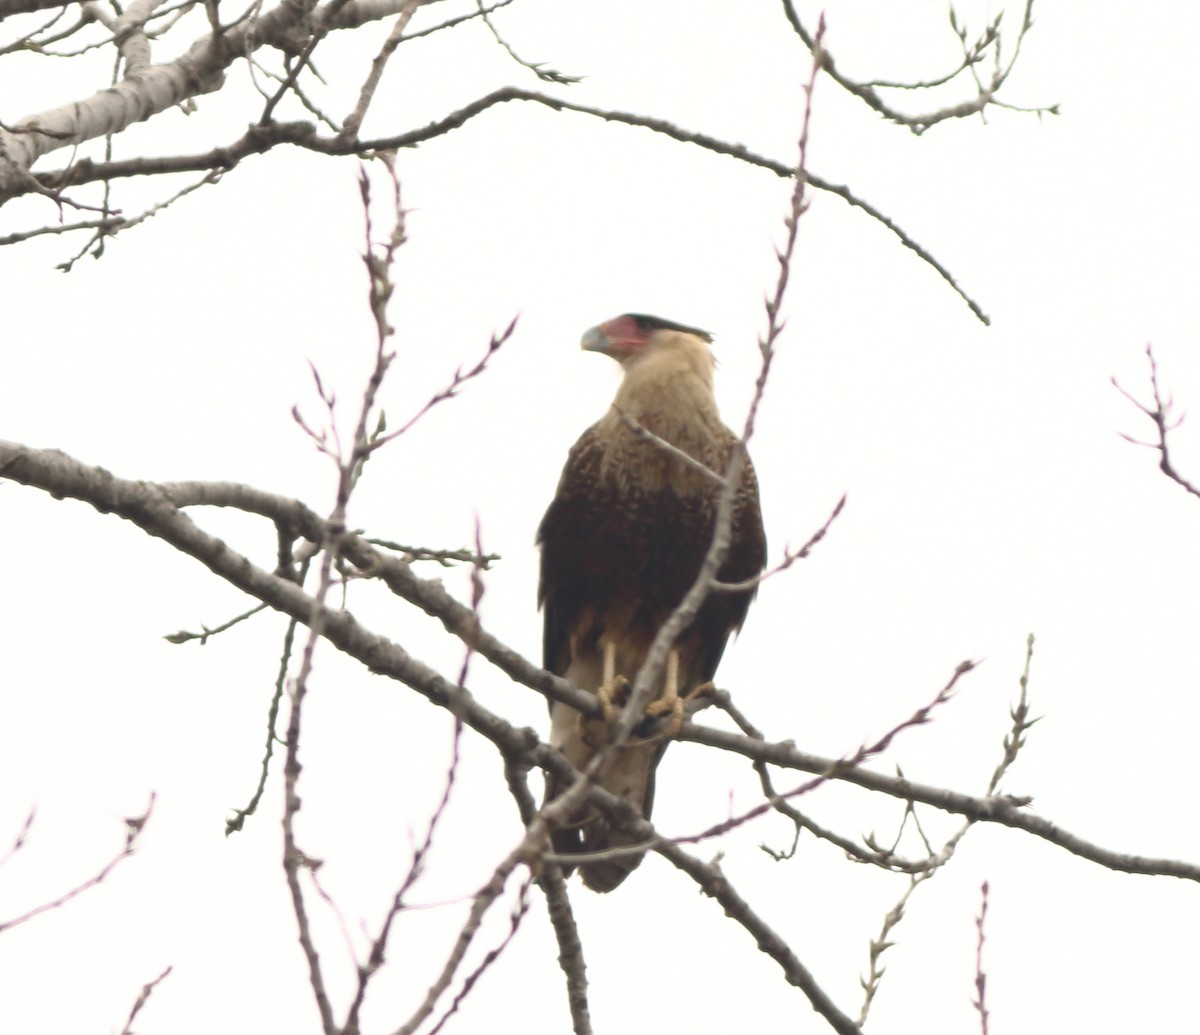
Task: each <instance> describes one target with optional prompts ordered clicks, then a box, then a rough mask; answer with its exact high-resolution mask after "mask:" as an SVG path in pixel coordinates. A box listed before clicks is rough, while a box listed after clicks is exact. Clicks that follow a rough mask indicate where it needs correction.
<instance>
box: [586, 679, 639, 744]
mask: <svg viewBox="0 0 1200 1035" xmlns="http://www.w3.org/2000/svg"><path fill="white" fill-rule="evenodd" d="M632 685H633V684H631V683H630V682H629V680H628V679H626V678H625V677H624V676H614V677H613V678H612V679H611V680H609V681H608V682H606V683H605V684H604V685H603V686H601V687H600V689H599V690H597V691H596V699H597V700H598V701H599V702H600V718H598V719H589V718H588V717H587V716H586V715H580V716H579V717H578V718H577V719H576V720H575V725H576V729H577V730H578V732H579V736H580V738H581V739H582V740H583V742H584V743H585V744H587V745H588V746H589V747H592V748H596V747H599V746H600V745H601V744H604V743H606V742H607V741H608V739H609V731H610V730H611V729H612V727H613V725H614V724H615V723H616V721H617V718H618V716H619V715H620V709H621V705H623V704H624V703H625V701H626V699H627V698H628V697H629V690H630V687H631V686H632Z"/></svg>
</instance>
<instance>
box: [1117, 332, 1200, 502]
mask: <svg viewBox="0 0 1200 1035" xmlns="http://www.w3.org/2000/svg"><path fill="white" fill-rule="evenodd" d="M1146 359H1147V361H1148V362H1149V364H1150V391H1151V397H1152V399H1153V407H1151V406H1150V405H1148V404H1146V403H1142V402H1139V401H1138V399H1137V398H1136V397H1135V396H1134V395H1132V394H1131V393H1129V392H1127V391H1126V390H1125V389H1124V388H1122V387H1121V385H1120V384H1119V383H1118V382H1117V379H1116V378H1115V377H1114V378H1112V379H1111V380H1112V384H1113V387H1114V388H1116V390H1117V391H1118V392H1120V393H1121V394H1122V395H1123V396H1125V398H1126V399H1128V400H1129V401H1130V402H1131V403H1133V405H1134V406H1136V407H1137V408H1138V410H1139V411H1141V412H1142V413H1144V414H1145V415H1146V416H1147V417H1149V418H1150V420H1151V421H1152V422H1153V424H1154V431H1155V436H1156V441H1154V442H1139V441H1138V440H1137V439H1135V438H1130V437H1129V436H1128V435H1124V434H1122V435H1121V437H1122V438H1123V439H1125V441H1126V442H1132V443H1133V444H1134V445H1135V446H1147V447H1149V448H1150V449H1156V450H1158V456H1159V460H1158V467H1159V470H1161V471H1162V473H1163V474H1165V475H1166V476H1167V477H1168V478H1170V479H1171V481H1173V482H1174V483H1175V484H1176V485H1178V486H1179V487H1180V488H1181V489H1183V490H1184V491H1185V492H1188V493H1190V494H1191V495H1192V496H1195V497H1196V498H1197V499H1200V488H1197V487H1196V486H1195V485H1194V484H1192V482H1191V481H1189V480H1188V479H1187V478H1185V477H1184V476H1183V475H1181V474H1180V473H1179V472H1178V471H1177V470H1176V469H1175V465H1174V464H1173V463H1172V462H1171V455H1170V453H1169V452H1168V450H1167V436H1168V435H1169V434H1170V433H1171V432H1172V431H1174V430H1175V429H1176V428H1178V427H1179V425H1180V424H1182V423H1183V416H1182V415H1180V416H1179V417H1175V416H1174V415H1173V414H1172V412H1171V411H1172V409H1173V408H1174V405H1175V402H1174V400H1173V399H1170V398H1168V399H1166V400H1164V399H1163V397H1162V392H1161V391H1160V389H1159V387H1158V364H1157V363H1156V362H1155V359H1154V350H1153V348H1152V347H1151V346H1150V345H1149V344H1147V345H1146ZM1118 434H1119V433H1118Z"/></svg>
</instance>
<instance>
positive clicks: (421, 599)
mask: <svg viewBox="0 0 1200 1035" xmlns="http://www.w3.org/2000/svg"><path fill="white" fill-rule="evenodd" d="M0 477H4V478H9V479H11V480H13V481H16V482H20V483H22V484H25V485H30V486H33V487H35V488H40V489H42V490H44V491H46V492H48V493H50V494H51V495H54V496H56V497H63V496H70V497H71V498H73V499H80V500H83V501H85V502H87V503H90V504H91V505H92V506H94V507H96V509H97V510H100V511H101V512H103V513H116V514H118V515H119V516H121V517H123V518H125V519H126V520H129V521H132V522H133V523H134V524H136V525H138V526H139V527H141V528H143V529H145V530H146V531H147V532H148V533H149V534H150V535H153V536H156V537H158V538H161V539H163V540H165V541H166V542H168V543H170V544H171V545H172V546H174V547H175V548H176V549H178V550H180V551H182V552H183V553H186V554H188V555H189V556H192V557H195V558H196V559H197V560H199V561H200V562H201V563H202V564H204V565H205V566H206V567H207V568H208V569H209V570H210V571H212V572H214V573H215V574H217V575H219V576H221V578H223V579H225V580H226V581H228V582H230V583H231V584H233V585H234V586H237V587H238V588H239V589H242V590H243V591H245V592H246V593H249V594H250V595H251V596H254V597H256V598H257V599H259V600H262V601H264V602H266V603H268V604H269V605H270V606H271V607H272V608H274V609H275V610H277V611H280V612H282V613H283V614H287V615H290V616H292V617H294V618H296V619H298V620H299V621H300V622H302V623H304V622H306V621H307V620H308V618H309V615H310V613H311V608H312V598H311V597H310V596H309V595H308V594H307V593H305V592H304V591H303V590H302V589H301V588H300V587H298V586H297V585H296V584H295V583H294V582H291V581H288V580H287V579H284V578H282V577H280V576H278V575H274V574H272V573H270V572H267V571H264V570H262V569H260V568H257V567H255V566H254V565H253V564H252V563H251V562H250V561H249V560H248V559H247V558H245V557H243V556H241V555H240V554H237V553H236V552H234V551H233V550H231V549H230V548H229V547H228V546H227V545H226V544H225V543H224V542H222V541H221V540H220V539H217V538H216V537H214V536H210V535H208V534H207V533H205V532H203V531H202V530H201V529H199V528H197V527H196V525H195V524H194V523H193V522H192V521H191V519H190V518H189V517H188V516H187V515H186V514H185V513H184V512H183V511H182V510H180V509H179V508H180V507H182V506H189V505H198V504H202V503H207V504H212V505H217V506H237V507H239V509H242V510H245V511H248V512H249V513H254V514H262V515H264V516H268V517H271V518H272V520H275V521H277V523H279V524H280V525H282V526H290V527H291V528H293V529H294V531H295V532H296V534H299V535H304V537H305V538H309V539H312V540H313V541H320V539H321V535H322V528H323V522H322V521H321V519H320V518H318V517H317V516H316V515H315V514H313V512H312V511H310V510H309V509H308V508H307V507H305V506H304V505H303V504H301V503H299V502H297V501H295V500H288V499H286V498H285V497H282V496H273V495H271V494H270V493H265V492H260V491H259V490H256V489H252V488H250V487H249V486H244V485H235V484H232V483H203V482H178V483H173V484H167V485H155V484H153V483H150V482H135V481H128V480H124V479H120V478H116V477H114V476H113V475H112V474H111V473H110V472H108V471H105V470H104V469H103V468H99V467H89V466H86V465H84V464H81V463H80V462H79V461H77V460H75V459H73V458H72V457H69V456H67V455H66V454H65V453H61V452H58V451H57V450H38V449H31V448H29V447H26V446H21V445H17V444H15V443H12V442H5V441H3V440H0ZM310 533H311V534H310ZM343 554H344V556H346V557H347V558H348V559H349V560H350V561H352V562H353V563H354V564H355V565H357V566H358V567H360V568H361V569H362V570H364V571H367V572H370V573H371V574H375V575H377V576H378V577H380V578H382V579H383V580H384V582H386V583H387V585H388V587H389V588H390V589H391V590H392V591H393V592H394V593H396V594H397V595H398V596H400V597H402V598H403V599H405V600H408V601H409V602H410V603H413V604H415V605H416V606H418V607H420V608H421V609H422V610H423V611H425V612H426V613H427V614H430V615H432V616H433V617H435V618H437V619H438V620H439V621H441V623H442V625H443V626H444V627H445V628H446V629H447V631H449V632H451V633H452V634H454V635H455V636H458V637H459V638H461V639H464V640H466V639H467V638H468V637H470V640H471V642H472V643H473V644H474V647H475V649H476V650H477V651H478V652H479V653H480V654H481V655H482V656H484V657H485V658H487V659H488V661H490V662H491V663H492V664H494V665H496V667H498V668H500V669H501V670H502V671H504V672H505V673H506V674H508V675H509V676H510V677H511V678H512V679H514V680H515V681H516V682H519V683H521V684H523V685H525V686H528V687H530V688H531V689H533V690H536V691H538V692H539V693H541V694H543V695H545V696H546V697H548V698H550V699H552V700H556V701H563V702H564V703H566V704H569V705H570V706H571V707H572V708H575V709H577V710H578V711H581V712H583V713H584V714H586V715H591V716H594V715H598V714H599V707H598V705H597V704H596V700H595V696H594V695H593V694H589V693H587V692H585V691H582V690H578V689H576V688H575V687H572V686H571V685H570V684H569V683H567V682H565V681H564V680H562V679H559V678H558V677H556V676H553V675H551V674H550V673H549V672H546V671H544V670H543V669H540V668H538V667H537V666H536V665H533V664H532V663H531V662H529V661H528V660H526V659H525V658H523V657H522V656H521V655H520V654H519V653H517V652H516V651H514V650H512V649H511V648H509V647H507V646H505V645H504V644H502V643H500V641H498V640H497V639H496V638H495V637H494V636H491V635H490V634H488V633H487V632H486V631H484V630H483V629H481V628H480V627H479V626H478V624H477V623H476V621H475V616H474V615H473V613H472V611H471V609H470V608H469V607H466V606H465V605H463V604H461V603H459V602H458V601H457V600H455V599H454V598H453V597H451V596H450V594H449V593H447V592H446V591H445V589H444V588H443V587H442V586H441V585H440V584H439V583H436V582H431V581H427V580H424V579H420V578H418V577H417V576H415V575H414V574H413V573H412V571H411V569H409V567H408V565H406V564H404V562H402V561H400V560H398V559H396V558H394V557H386V556H384V555H382V554H380V553H378V552H377V551H375V550H374V549H372V548H371V546H370V545H369V544H368V543H367V542H366V541H365V540H363V539H361V538H360V537H358V536H354V535H349V534H347V535H346V536H345V539H344V540H343ZM326 622H327V624H326V628H325V635H326V637H327V638H328V639H329V640H330V642H332V643H333V644H334V646H336V647H337V648H338V649H339V650H342V651H345V652H346V653H347V654H350V655H351V656H352V657H354V658H356V659H358V660H359V661H361V662H362V663H363V664H364V665H365V666H366V667H367V668H368V669H370V670H371V671H372V672H376V673H379V674H381V675H387V676H390V677H392V678H394V679H397V680H399V681H400V682H402V683H404V684H405V685H406V686H409V687H411V688H412V689H414V690H416V691H417V692H418V693H420V694H421V695H422V696H424V697H426V698H427V699H428V700H429V701H431V702H432V703H433V704H436V705H438V706H439V707H443V708H450V709H452V710H454V711H455V713H456V714H461V715H462V718H463V721H464V722H465V723H466V725H467V726H469V727H470V728H472V729H473V730H475V731H476V732H478V733H481V734H482V735H483V736H484V737H486V738H487V739H488V740H490V741H492V743H494V744H495V745H496V746H497V747H498V748H499V749H500V750H501V751H502V752H503V753H504V755H505V757H506V758H511V759H523V760H525V761H527V762H528V763H529V764H532V765H536V766H538V767H540V768H542V769H547V770H550V771H552V772H555V773H559V774H560V775H563V776H564V777H565V778H567V779H569V778H570V777H571V775H572V774H573V772H574V771H573V770H572V769H571V767H570V766H569V764H568V763H567V762H566V761H565V759H564V758H563V756H562V754H561V753H560V752H559V751H557V750H556V749H554V748H551V747H549V746H548V745H546V744H544V743H542V742H541V741H540V740H539V739H538V737H537V735H536V734H535V733H534V731H533V730H530V729H519V728H517V727H515V726H512V725H511V724H510V723H508V722H506V721H505V720H504V719H502V718H500V716H498V715H496V714H494V713H493V712H491V711H489V710H488V709H486V708H484V707H482V706H481V705H480V704H479V703H478V702H477V701H476V700H475V698H474V697H472V696H471V695H470V694H469V693H467V691H465V690H464V689H463V688H461V687H459V686H456V685H455V684H454V683H452V682H451V681H449V680H447V679H446V678H445V677H444V676H442V675H441V674H440V673H438V672H436V671H435V670H433V669H431V668H429V667H428V666H427V665H425V664H423V663H422V662H421V661H419V660H417V659H416V658H413V657H412V656H411V655H409V654H408V653H407V652H406V651H405V650H404V649H403V648H401V647H400V646H398V645H397V644H395V643H392V642H391V641H390V640H388V639H386V638H385V637H383V636H380V635H378V634H376V633H373V632H371V631H370V630H369V629H367V628H365V627H364V626H363V625H361V624H360V623H359V622H358V621H357V620H356V619H355V618H354V617H353V615H351V614H350V613H349V612H347V611H331V612H329V613H328V614H327V616H326ZM678 739H680V740H687V741H691V742H692V743H695V744H706V745H708V746H709V747H715V748H719V749H721V750H723V751H730V752H733V753H734V754H738V755H742V756H743V757H745V758H748V759H751V760H753V761H763V762H767V763H769V764H771V765H775V766H780V767H782V768H784V769H795V770H799V771H801V772H807V773H813V774H816V775H822V774H826V773H828V774H830V777H831V779H835V780H841V781H844V782H846V783H852V784H855V785H857V786H859V787H863V788H865V789H867V790H871V791H878V792H880V793H883V794H887V795H890V796H891V797H894V798H899V799H901V800H903V801H914V802H923V803H924V804H926V805H930V806H932V807H934V808H937V809H941V810H942V811H944V812H951V813H955V814H957V815H961V816H966V817H967V818H969V819H973V820H976V821H978V822H985V823H998V824H1000V825H1001V826H1007V827H1012V828H1013V829H1016V830H1023V831H1025V832H1026V833H1029V834H1033V835H1034V836H1035V837H1039V838H1042V839H1043V840H1046V841H1049V842H1050V843H1051V844H1055V845H1058V846H1059V847H1061V848H1064V849H1066V850H1067V851H1069V852H1071V853H1072V854H1074V855H1078V856H1080V857H1081V858H1084V859H1089V860H1091V861H1092V862H1095V863H1098V864H1099V865H1101V866H1104V867H1107V868H1108V869H1113V870H1120V871H1123V872H1125V873H1142V874H1156V875H1163V876H1172V877H1181V878H1183V879H1185V880H1193V881H1197V882H1200V865H1197V864H1194V863H1187V862H1182V861H1177V860H1173V859H1161V858H1153V857H1147V856H1141V855H1133V854H1126V853H1121V852H1114V851H1111V850H1109V849H1106V848H1102V847H1100V846H1098V845H1094V844H1092V843H1091V842H1088V841H1085V840H1083V839H1082V838H1080V837H1077V836H1075V835H1074V834H1071V833H1069V832H1067V831H1065V830H1062V829H1061V828H1059V827H1058V826H1056V825H1055V824H1053V823H1051V822H1050V821H1049V820H1046V819H1042V818H1041V817H1039V816H1035V815H1033V814H1032V813H1030V812H1028V811H1026V810H1025V807H1024V805H1022V804H1020V799H1013V798H1010V797H1005V796H997V795H993V796H988V797H973V796H971V795H969V794H961V793H959V792H957V791H951V790H946V789H943V788H940V787H934V786H931V785H929V784H921V783H916V782H913V781H911V780H907V779H903V778H901V777H894V776H887V775H885V774H883V773H877V772H873V771H871V770H869V769H862V768H858V767H849V768H847V767H845V765H844V763H843V762H841V761H839V760H838V759H832V758H823V757H821V756H819V755H812V754H808V753H806V752H803V751H800V750H798V749H797V748H796V747H795V745H794V744H792V743H791V742H789V741H783V742H774V743H772V742H768V741H762V740H757V739H754V738H752V737H746V736H741V735H739V734H736V733H728V732H726V731H724V730H717V729H710V728H709V727H706V726H700V725H697V724H696V723H693V722H684V724H683V726H682V728H681V730H680V732H679V734H678ZM564 767H565V768H564ZM606 799H611V795H604V794H603V792H600V791H599V790H598V789H596V788H593V789H592V790H591V791H590V792H589V800H591V801H594V802H602V801H604V800H606ZM611 800H613V801H616V800H617V799H611ZM628 815H629V816H630V817H633V818H636V814H635V813H633V811H632V810H631V809H630V810H628Z"/></svg>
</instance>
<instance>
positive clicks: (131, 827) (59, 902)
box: [0, 794, 155, 934]
mask: <svg viewBox="0 0 1200 1035" xmlns="http://www.w3.org/2000/svg"><path fill="white" fill-rule="evenodd" d="M154 797H155V796H154V795H153V794H151V795H150V802H149V804H147V805H146V811H145V812H143V813H142V814H141V815H140V816H133V817H130V818H128V819H126V820H125V827H126V830H125V847H124V848H122V849H121V851H120V852H118V853H117V854H116V855H114V856H113V857H112V859H110V860H109V861H108V862H107V863H105V865H104V866H103V867H102V868H101V869H100V870H99V871H98V872H97V873H96V874H95V875H94V876H92V877H89V878H88V879H87V880H85V881H83V883H81V884H77V885H76V886H75V887H73V888H72V889H71V890H70V891H68V892H65V893H64V894H62V895H59V896H58V898H56V899H52V900H51V901H49V902H43V903H42V904H41V905H40V906H35V907H34V908H33V909H30V910H27V911H26V912H24V913H22V914H21V915H20V916H15V917H13V918H12V919H11V920H4V921H0V934H2V933H3V932H5V931H8V930H11V929H12V928H14V927H19V926H20V925H21V924H23V923H27V922H28V921H30V920H32V919H33V918H34V917H35V916H40V915H41V914H42V913H47V912H49V911H50V910H52V909H58V908H59V907H60V906H65V905H66V904H67V903H68V902H70V901H71V900H72V899H74V898H77V897H78V896H80V895H82V894H83V893H84V892H85V891H88V890H89V889H90V888H94V887H95V886H96V885H97V884H101V883H103V882H104V880H105V879H106V878H107V877H108V875H109V874H110V873H112V871H113V870H115V869H116V868H117V867H118V866H120V865H121V863H122V862H124V861H125V860H126V859H128V858H129V857H130V856H131V855H133V853H134V851H135V850H136V849H137V840H138V836H139V835H140V834H141V832H142V829H143V828H144V827H145V825H146V823H147V821H148V820H149V819H150V813H152V812H153V811H154ZM32 821H33V815H32V813H31V814H30V816H29V818H28V819H27V820H26V822H25V826H24V828H23V829H22V831H21V833H20V834H19V835H18V836H17V840H16V842H15V843H14V844H13V847H12V849H11V850H10V851H9V854H8V855H7V856H6V857H5V861H7V860H8V859H10V858H12V856H13V854H14V853H15V852H17V851H19V850H20V848H21V847H22V846H23V845H24V843H25V836H26V835H27V833H28V831H29V827H30V825H31V823H32Z"/></svg>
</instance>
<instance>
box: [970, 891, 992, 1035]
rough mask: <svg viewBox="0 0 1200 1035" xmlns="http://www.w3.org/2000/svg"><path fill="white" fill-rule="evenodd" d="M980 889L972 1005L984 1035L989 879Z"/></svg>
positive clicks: (986, 1010)
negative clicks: (985, 945)
mask: <svg viewBox="0 0 1200 1035" xmlns="http://www.w3.org/2000/svg"><path fill="white" fill-rule="evenodd" d="M980 891H981V893H982V902H981V903H980V906H979V916H977V917H976V918H975V930H976V931H977V932H978V938H977V939H976V942H975V998H974V999H973V1000H971V1005H972V1006H974V1007H975V1009H976V1010H977V1011H978V1012H979V1030H980V1031H981V1032H982V1035H988V1009H987V975H986V974H985V973H984V972H983V943H984V941H985V937H984V933H983V927H984V923H985V922H986V921H987V911H988V882H987V881H984V882H983V887H982V888H980Z"/></svg>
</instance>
